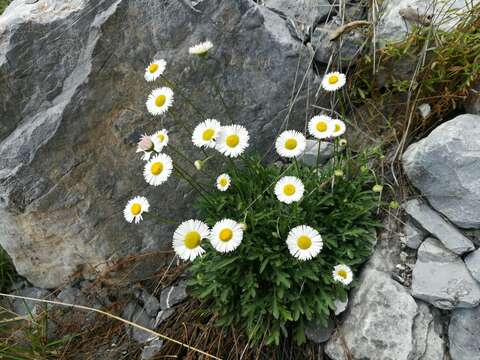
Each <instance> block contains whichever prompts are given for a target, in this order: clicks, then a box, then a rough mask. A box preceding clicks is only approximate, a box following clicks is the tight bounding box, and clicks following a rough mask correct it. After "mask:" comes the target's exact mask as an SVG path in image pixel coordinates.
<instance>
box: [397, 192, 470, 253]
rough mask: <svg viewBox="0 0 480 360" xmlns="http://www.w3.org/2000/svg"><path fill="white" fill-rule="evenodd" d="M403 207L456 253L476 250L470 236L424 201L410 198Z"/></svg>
mask: <svg viewBox="0 0 480 360" xmlns="http://www.w3.org/2000/svg"><path fill="white" fill-rule="evenodd" d="M403 208H404V210H405V212H406V213H407V214H408V215H410V216H411V217H412V218H413V219H414V220H415V221H416V222H417V223H418V224H419V225H420V226H421V227H422V228H423V229H425V230H426V231H427V232H429V233H430V234H432V235H433V236H435V237H436V238H437V239H439V240H440V241H441V242H442V244H443V245H444V246H445V247H446V248H447V249H449V250H450V251H452V252H454V253H455V254H458V255H461V254H463V253H466V252H469V251H472V250H475V246H474V245H473V243H472V241H471V240H470V239H469V238H467V237H466V236H465V235H463V234H462V233H461V232H460V231H459V230H458V229H457V228H456V227H455V226H453V225H452V224H450V223H449V222H447V221H446V220H445V219H443V218H442V217H441V216H440V215H439V214H438V213H437V212H435V211H434V210H432V209H431V208H430V207H429V206H428V205H427V204H425V203H424V202H423V201H420V200H418V199H413V200H409V201H407V202H406V203H405V204H404V205H403Z"/></svg>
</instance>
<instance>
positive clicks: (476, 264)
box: [465, 249, 480, 283]
mask: <svg viewBox="0 0 480 360" xmlns="http://www.w3.org/2000/svg"><path fill="white" fill-rule="evenodd" d="M465 265H467V269H468V271H470V274H472V276H473V278H474V279H475V280H477V281H478V282H479V283H480V249H478V250H476V251H474V252H472V253H471V254H468V255H467V257H466V258H465Z"/></svg>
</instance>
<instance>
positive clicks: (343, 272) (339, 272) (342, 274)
mask: <svg viewBox="0 0 480 360" xmlns="http://www.w3.org/2000/svg"><path fill="white" fill-rule="evenodd" d="M337 275H338V276H340V277H342V278H344V279H346V278H347V276H348V274H347V272H346V271H345V270H338V271H337Z"/></svg>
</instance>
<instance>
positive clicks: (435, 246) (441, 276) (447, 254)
mask: <svg viewBox="0 0 480 360" xmlns="http://www.w3.org/2000/svg"><path fill="white" fill-rule="evenodd" d="M412 295H413V296H414V297H416V298H418V299H421V300H424V301H426V302H429V303H431V304H432V305H434V306H436V307H437V308H440V309H448V310H450V309H454V308H471V307H475V306H477V305H478V304H479V303H480V284H479V283H477V282H476V281H475V279H473V277H472V275H471V274H470V273H469V271H468V270H467V268H466V266H465V264H464V262H463V261H462V259H461V258H460V257H459V256H457V255H456V254H454V253H453V252H451V251H449V250H447V249H446V248H445V247H444V246H443V245H442V244H441V243H440V241H438V240H437V239H434V238H428V239H426V240H425V241H424V242H423V244H422V245H421V246H420V248H419V249H418V257H417V262H416V263H415V267H414V268H413V273H412Z"/></svg>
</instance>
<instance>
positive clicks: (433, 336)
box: [409, 301, 445, 360]
mask: <svg viewBox="0 0 480 360" xmlns="http://www.w3.org/2000/svg"><path fill="white" fill-rule="evenodd" d="M417 305H418V313H417V317H416V318H415V320H414V323H413V330H412V331H413V345H414V351H413V353H412V354H411V357H410V358H409V360H444V359H445V340H444V330H443V324H442V320H441V315H440V312H439V311H438V310H437V309H435V308H433V309H430V307H429V306H428V305H427V304H426V303H424V302H421V301H420V302H418V303H417Z"/></svg>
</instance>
